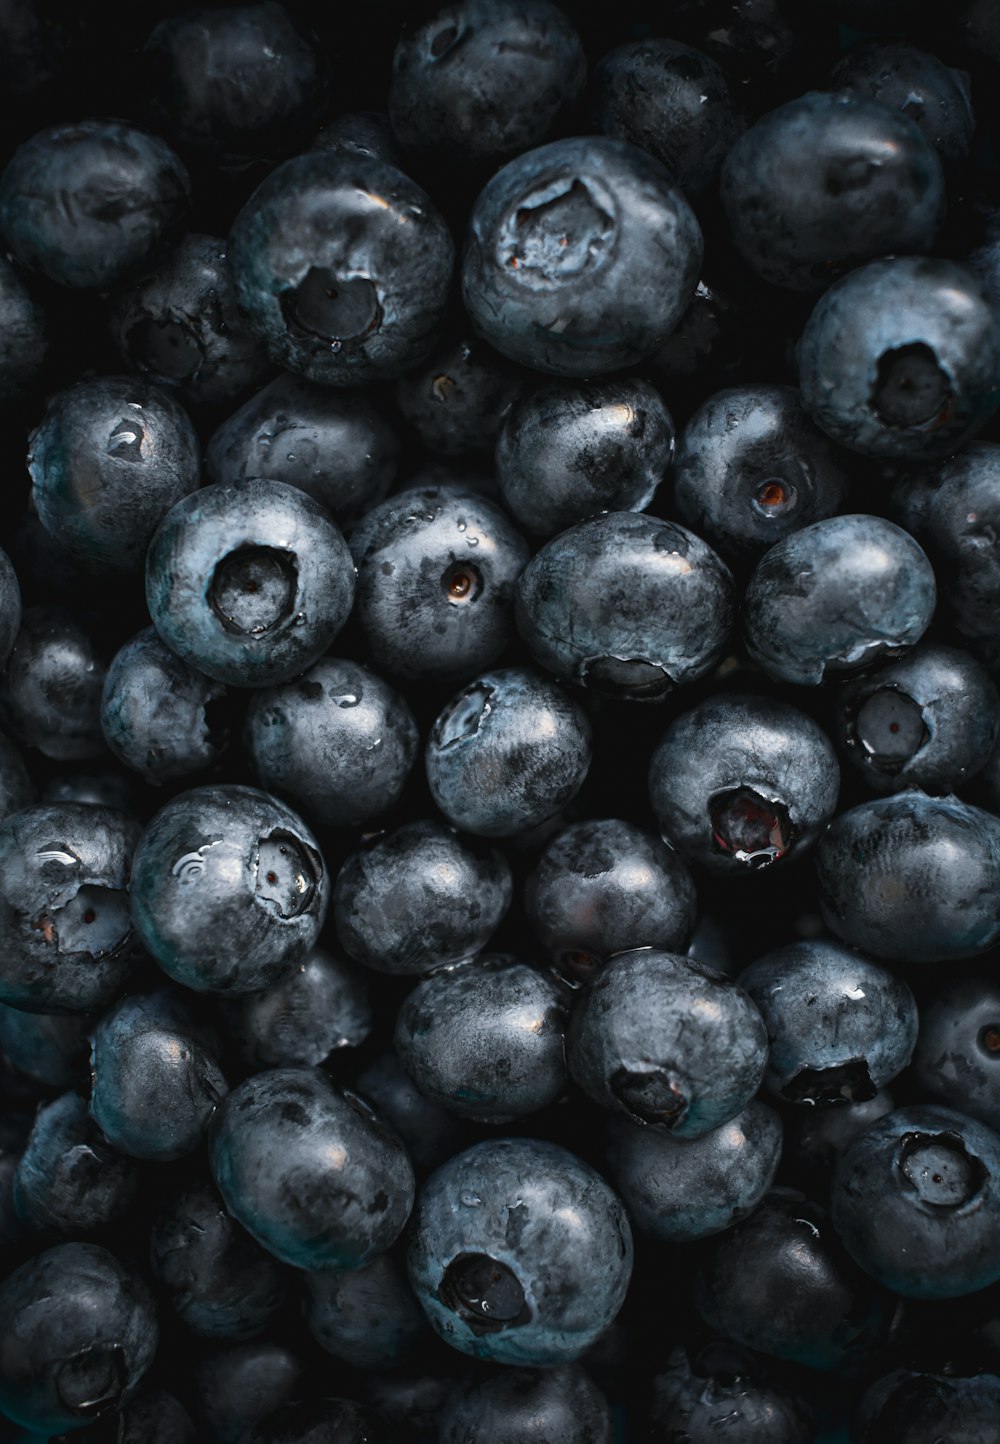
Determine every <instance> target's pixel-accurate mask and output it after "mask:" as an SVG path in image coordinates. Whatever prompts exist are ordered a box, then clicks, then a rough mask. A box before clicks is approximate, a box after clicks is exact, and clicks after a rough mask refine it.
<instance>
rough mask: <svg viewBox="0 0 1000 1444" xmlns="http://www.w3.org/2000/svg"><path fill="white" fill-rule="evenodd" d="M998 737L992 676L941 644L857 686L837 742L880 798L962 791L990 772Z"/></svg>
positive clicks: (851, 688) (840, 711)
mask: <svg viewBox="0 0 1000 1444" xmlns="http://www.w3.org/2000/svg"><path fill="white" fill-rule="evenodd" d="M998 731H1000V697H998V695H997V689H996V686H995V685H994V683H993V680H992V678H991V677H990V676H989V673H988V672H987V671H986V670H985V668H984V667H982V666H980V664H979V663H978V662H977V661H976V660H975V658H974V657H971V656H970V655H969V653H968V652H963V651H960V650H959V648H958V647H950V646H947V645H945V644H944V643H941V642H925V643H922V644H921V645H920V646H919V647H917V648H915V649H914V651H912V652H909V653H908V654H907V655H906V656H905V657H901V658H900V659H899V660H898V661H895V662H890V663H889V664H888V666H886V667H880V668H879V669H878V671H877V672H870V673H869V674H868V675H867V676H865V677H861V678H859V679H858V680H857V681H854V682H851V683H850V684H849V685H848V686H847V687H845V688H844V689H843V691H842V693H841V695H840V699H839V701H838V705H837V727H836V736H837V743H838V745H839V747H840V749H841V751H842V752H843V753H844V755H845V756H846V757H847V758H848V760H849V761H850V762H852V763H853V764H854V766H855V767H856V768H857V770H858V771H859V772H860V773H861V775H862V776H863V777H864V779H865V781H866V782H867V783H868V785H869V787H871V788H872V789H873V790H874V791H875V792H900V791H902V790H903V789H904V788H906V787H919V788H922V789H923V791H925V792H939V793H949V792H955V791H957V789H958V788H959V787H961V786H962V785H963V784H964V783H965V782H967V781H968V779H969V778H970V777H974V776H975V774H976V773H977V772H980V771H982V769H983V768H984V767H985V766H986V764H987V762H988V761H989V758H990V754H991V752H992V751H993V748H994V747H995V745H996V741H997V735H998Z"/></svg>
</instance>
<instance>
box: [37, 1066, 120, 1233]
mask: <svg viewBox="0 0 1000 1444" xmlns="http://www.w3.org/2000/svg"><path fill="white" fill-rule="evenodd" d="M137 1182H138V1169H137V1168H136V1165H135V1164H134V1163H133V1162H132V1160H131V1159H129V1158H125V1157H124V1156H123V1155H122V1154H121V1153H119V1152H118V1150H117V1149H116V1148H113V1147H111V1145H110V1144H109V1143H108V1142H107V1140H106V1139H105V1138H104V1136H103V1134H102V1133H101V1132H100V1130H99V1129H98V1128H97V1127H96V1126H95V1125H94V1123H93V1122H92V1121H91V1119H90V1118H89V1117H88V1114H87V1105H86V1103H85V1102H84V1101H83V1099H82V1098H81V1097H80V1095H79V1094H78V1093H63V1094H62V1095H61V1096H60V1097H58V1098H56V1099H54V1100H53V1101H52V1102H51V1103H47V1104H45V1105H44V1106H43V1107H42V1108H40V1109H39V1110H38V1112H37V1113H36V1115H35V1121H34V1123H33V1125H32V1128H31V1133H30V1135H29V1137H28V1141H27V1143H26V1144H25V1147H24V1152H23V1153H22V1154H21V1157H20V1160H19V1161H18V1165H17V1169H16V1171H15V1173H14V1207H15V1209H16V1210H17V1216H18V1218H20V1219H21V1220H22V1222H23V1223H25V1224H26V1225H27V1226H28V1227H29V1228H31V1229H33V1230H34V1231H35V1232H37V1233H41V1234H47V1233H55V1234H64V1235H67V1236H69V1237H73V1238H77V1237H80V1236H84V1235H86V1234H88V1233H95V1232H97V1231H98V1230H99V1229H101V1228H103V1227H104V1226H105V1225H106V1224H110V1223H114V1222H116V1221H118V1220H120V1219H122V1218H123V1217H124V1215H125V1214H126V1213H127V1212H128V1210H129V1206H130V1205H131V1203H132V1197H133V1195H134V1193H135V1190H136V1183H137Z"/></svg>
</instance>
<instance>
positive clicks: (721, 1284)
mask: <svg viewBox="0 0 1000 1444" xmlns="http://www.w3.org/2000/svg"><path fill="white" fill-rule="evenodd" d="M694 1303H695V1307H696V1308H697V1310H698V1312H699V1313H700V1314H701V1316H702V1318H703V1319H704V1320H705V1322H706V1323H707V1324H708V1325H709V1326H710V1327H711V1328H713V1329H717V1330H718V1331H719V1332H720V1333H722V1334H724V1335H725V1337H726V1338H727V1339H731V1340H733V1341H734V1342H736V1343H738V1344H743V1345H744V1346H745V1347H746V1348H749V1349H755V1350H756V1351H757V1352H758V1353H761V1354H770V1355H772V1356H774V1357H776V1358H778V1359H788V1360H790V1361H792V1362H794V1363H797V1364H807V1365H808V1366H809V1367H811V1368H813V1369H838V1370H839V1369H842V1368H844V1367H845V1366H852V1365H853V1366H857V1365H865V1364H867V1362H868V1359H869V1357H870V1355H871V1352H872V1350H873V1349H875V1348H877V1347H878V1346H879V1345H881V1344H882V1343H883V1342H884V1341H885V1338H886V1336H887V1334H888V1331H889V1324H890V1321H891V1319H892V1315H893V1300H892V1297H891V1295H889V1294H887V1293H885V1292H884V1291H883V1290H882V1289H880V1288H879V1287H878V1286H877V1284H875V1283H874V1282H873V1281H872V1279H870V1278H869V1277H868V1276H867V1274H865V1273H864V1272H863V1271H862V1270H861V1269H860V1268H859V1267H858V1266H857V1264H855V1263H854V1262H853V1260H852V1259H851V1258H850V1257H849V1255H848V1254H847V1253H846V1252H845V1250H844V1246H843V1244H842V1243H841V1242H840V1240H839V1238H838V1237H837V1234H836V1232H835V1231H834V1228H833V1226H832V1224H831V1222H830V1219H829V1217H828V1215H827V1213H826V1211H825V1210H824V1209H822V1208H820V1207H818V1205H816V1204H814V1203H812V1202H811V1201H809V1200H808V1199H806V1198H804V1197H803V1196H802V1194H801V1193H797V1192H795V1191H793V1190H792V1189H786V1188H779V1189H775V1190H773V1191H772V1192H771V1193H770V1194H768V1196H767V1198H765V1199H764V1201H763V1203H761V1204H760V1206H759V1207H758V1208H757V1209H756V1210H755V1211H754V1212H753V1213H752V1214H751V1215H750V1217H749V1218H745V1219H743V1220H742V1221H741V1222H740V1223H738V1224H737V1225H736V1226H735V1228H731V1229H727V1230H726V1232H725V1233H721V1234H719V1235H718V1236H717V1237H716V1238H713V1239H712V1240H711V1242H710V1243H708V1244H706V1245H705V1246H704V1248H703V1251H702V1253H701V1256H700V1258H699V1260H698V1268H697V1274H696V1277H695V1283H694Z"/></svg>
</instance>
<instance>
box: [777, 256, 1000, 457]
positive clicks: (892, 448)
mask: <svg viewBox="0 0 1000 1444" xmlns="http://www.w3.org/2000/svg"><path fill="white" fill-rule="evenodd" d="M799 385H800V386H801V388H802V402H803V405H804V406H805V408H806V410H807V411H808V413H809V415H810V416H811V417H812V419H813V421H815V422H816V424H817V426H820V427H822V429H823V430H824V431H825V432H826V433H827V435H828V436H832V437H833V439H834V441H839V442H840V444H841V445H842V446H846V447H849V448H850V449H851V450H852V451H860V452H862V453H864V454H865V455H867V456H875V457H882V458H886V459H891V458H900V459H907V460H911V461H926V460H930V459H931V458H933V457H939V456H948V455H950V454H951V453H952V452H953V451H956V450H957V449H958V447H959V446H960V445H961V444H962V442H964V441H968V440H969V438H970V437H972V436H973V435H975V433H976V432H977V431H979V430H980V429H981V428H982V427H983V426H984V425H985V424H986V422H987V421H988V420H989V418H990V417H991V416H992V414H993V412H994V411H995V410H996V408H997V405H998V404H1000V321H998V320H997V317H996V316H995V314H994V311H993V308H992V307H991V305H990V303H989V300H988V297H987V295H986V292H985V290H984V289H983V286H982V283H981V282H980V281H979V279H978V277H977V276H976V275H975V273H974V272H973V271H971V270H969V269H968V267H966V266H962V265H959V264H958V263H957V262H956V261H947V260H940V259H936V258H929V257H926V256H901V257H898V258H896V259H892V260H887V261H873V262H871V264H870V265H867V266H862V267H861V269H860V270H857V271H853V272H851V274H850V275H848V276H845V277H844V278H843V279H842V280H840V281H838V282H837V283H836V284H835V285H833V286H831V287H830V289H829V291H827V293H826V294H825V295H824V296H823V297H822V298H821V300H820V301H819V302H818V303H817V305H816V307H815V309H814V311H813V313H812V315H811V316H810V317H809V320H808V321H807V323H806V327H805V330H804V331H803V333H802V340H801V343H800V346H799Z"/></svg>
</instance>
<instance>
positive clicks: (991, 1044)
mask: <svg viewBox="0 0 1000 1444" xmlns="http://www.w3.org/2000/svg"><path fill="white" fill-rule="evenodd" d="M912 1076H913V1078H914V1080H915V1082H916V1084H917V1087H918V1089H919V1090H920V1095H921V1096H922V1097H928V1098H934V1099H937V1100H939V1101H940V1102H942V1103H946V1104H948V1106H949V1107H951V1108H957V1109H959V1110H960V1111H961V1112H962V1113H966V1114H968V1116H969V1117H970V1118H978V1119H979V1121H980V1122H981V1123H988V1124H989V1126H990V1127H991V1128H995V1129H997V1131H998V1132H1000V989H998V988H997V984H996V983H995V982H994V981H993V979H992V978H990V977H988V976H982V975H980V976H974V977H971V978H962V979H956V980H954V981H953V982H947V983H946V982H943V981H942V983H941V984H939V986H938V987H937V988H935V990H934V992H933V993H932V994H931V995H930V997H929V998H928V999H927V1000H926V1001H925V1003H924V1006H923V1007H922V1009H921V1012H920V1033H919V1036H918V1038H917V1048H916V1052H915V1053H914V1055H913V1072H912Z"/></svg>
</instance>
